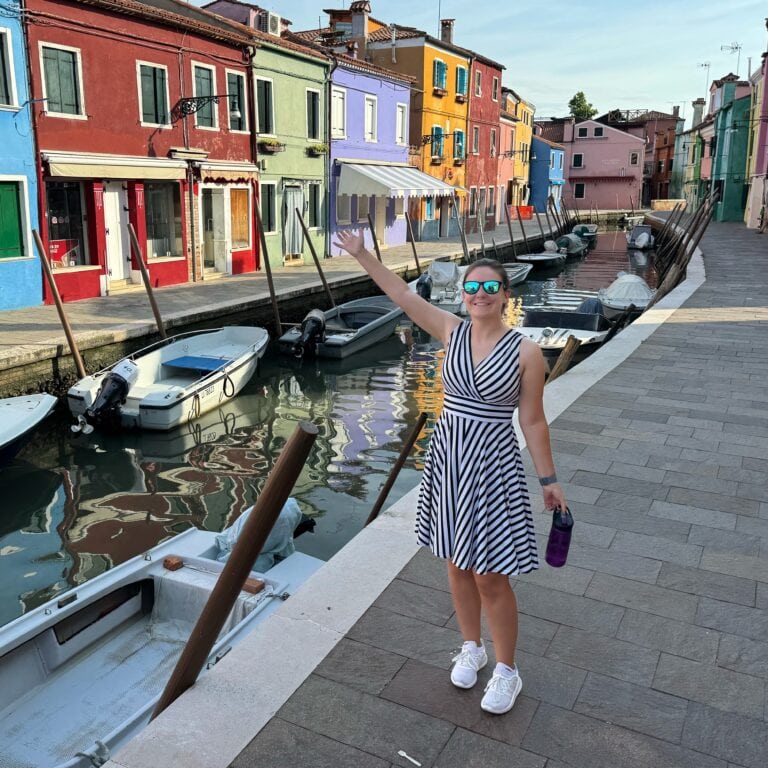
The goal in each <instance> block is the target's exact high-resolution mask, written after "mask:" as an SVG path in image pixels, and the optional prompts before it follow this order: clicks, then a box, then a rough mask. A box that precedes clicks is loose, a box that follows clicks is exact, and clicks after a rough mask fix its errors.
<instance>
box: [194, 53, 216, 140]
mask: <svg viewBox="0 0 768 768" xmlns="http://www.w3.org/2000/svg"><path fill="white" fill-rule="evenodd" d="M195 96H213V80H212V77H211V70H210V69H205V67H195ZM213 110H214V103H213V101H209V102H208V103H207V104H205V105H204V106H202V107H200V109H198V110H197V112H196V120H195V122H196V124H197V125H200V126H202V127H203V128H214V127H215V125H216V121H215V120H214V117H213Z"/></svg>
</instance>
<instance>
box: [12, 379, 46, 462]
mask: <svg viewBox="0 0 768 768" xmlns="http://www.w3.org/2000/svg"><path fill="white" fill-rule="evenodd" d="M56 402H57V400H56V398H55V397H54V396H53V395H49V394H47V393H45V392H41V393H40V394H35V395H23V396H21V397H6V398H3V399H0V467H4V466H6V465H7V464H10V463H11V461H13V458H14V457H15V456H16V454H17V453H18V452H19V451H20V450H21V449H22V448H23V447H24V445H25V444H26V442H27V440H29V439H30V437H31V436H32V433H33V432H34V431H35V429H37V426H38V425H39V424H40V422H41V421H43V419H45V418H46V417H47V416H48V415H49V414H50V413H51V411H53V409H54V407H55V406H56Z"/></svg>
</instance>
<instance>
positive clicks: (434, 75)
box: [432, 59, 440, 88]
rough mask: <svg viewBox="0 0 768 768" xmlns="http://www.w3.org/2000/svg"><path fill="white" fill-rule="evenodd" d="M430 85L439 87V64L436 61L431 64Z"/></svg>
mask: <svg viewBox="0 0 768 768" xmlns="http://www.w3.org/2000/svg"><path fill="white" fill-rule="evenodd" d="M432 85H433V86H434V87H435V88H439V87H440V62H439V61H438V60H437V59H435V60H434V61H433V62H432Z"/></svg>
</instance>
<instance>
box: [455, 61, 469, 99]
mask: <svg viewBox="0 0 768 768" xmlns="http://www.w3.org/2000/svg"><path fill="white" fill-rule="evenodd" d="M456 93H460V94H462V95H463V96H466V95H467V70H466V69H465V68H464V67H458V68H457V70H456Z"/></svg>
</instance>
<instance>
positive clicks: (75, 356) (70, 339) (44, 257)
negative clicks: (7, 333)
mask: <svg viewBox="0 0 768 768" xmlns="http://www.w3.org/2000/svg"><path fill="white" fill-rule="evenodd" d="M32 236H33V238H34V240H35V245H36V246H37V255H38V256H39V257H40V266H41V267H42V269H43V274H44V275H45V279H46V280H47V281H48V287H49V288H50V289H51V295H52V296H53V301H54V303H55V304H56V311H57V312H58V313H59V320H60V321H61V325H62V327H63V328H64V335H65V336H66V337H67V344H69V351H70V353H71V354H72V360H73V361H74V363H75V368H77V375H78V376H79V377H80V378H81V379H84V378H85V377H86V376H87V375H88V374H87V373H86V372H85V366H84V365H83V358H82V357H80V350H79V349H78V348H77V342H76V341H75V334H74V333H72V327H71V326H70V324H69V320H67V313H66V312H65V311H64V304H63V303H62V301H61V296H60V295H59V288H58V286H57V285H56V281H55V280H54V279H53V271H52V270H51V265H50V263H49V262H48V254H47V253H46V252H45V246H44V245H43V241H42V240H41V239H40V233H39V232H38V231H37V230H36V229H33V230H32Z"/></svg>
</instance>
